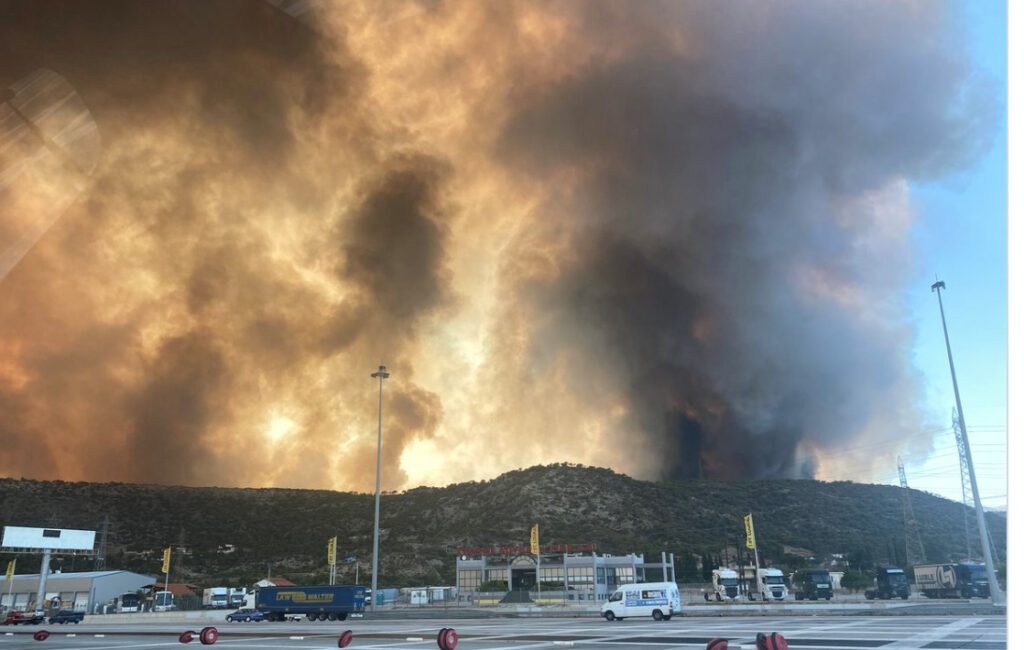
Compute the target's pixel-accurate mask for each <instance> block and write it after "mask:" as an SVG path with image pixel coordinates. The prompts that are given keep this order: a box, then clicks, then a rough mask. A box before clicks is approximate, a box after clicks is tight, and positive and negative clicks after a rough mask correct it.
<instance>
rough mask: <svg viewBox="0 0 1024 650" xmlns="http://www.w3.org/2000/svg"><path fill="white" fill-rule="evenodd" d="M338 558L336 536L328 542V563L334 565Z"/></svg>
mask: <svg viewBox="0 0 1024 650" xmlns="http://www.w3.org/2000/svg"><path fill="white" fill-rule="evenodd" d="M337 559H338V537H337V536H334V537H332V538H331V539H330V540H329V541H328V542H327V565H328V566H334V565H335V564H336V561H337Z"/></svg>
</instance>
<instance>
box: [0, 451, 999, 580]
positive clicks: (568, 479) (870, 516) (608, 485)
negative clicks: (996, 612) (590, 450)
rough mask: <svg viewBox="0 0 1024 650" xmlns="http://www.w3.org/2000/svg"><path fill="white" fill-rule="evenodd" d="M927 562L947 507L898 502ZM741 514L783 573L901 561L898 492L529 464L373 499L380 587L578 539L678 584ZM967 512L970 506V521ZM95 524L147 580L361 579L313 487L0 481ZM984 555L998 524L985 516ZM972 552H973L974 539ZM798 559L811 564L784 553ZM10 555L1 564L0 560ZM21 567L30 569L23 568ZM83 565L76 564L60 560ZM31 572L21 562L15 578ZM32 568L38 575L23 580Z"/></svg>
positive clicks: (67, 520) (333, 500)
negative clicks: (630, 556)
mask: <svg viewBox="0 0 1024 650" xmlns="http://www.w3.org/2000/svg"><path fill="white" fill-rule="evenodd" d="M911 496H912V505H913V510H914V514H915V515H916V520H917V522H918V526H919V528H920V530H921V537H922V540H923V542H924V547H925V551H926V553H927V555H928V560H929V561H946V560H949V559H959V558H961V557H962V556H963V555H964V553H965V551H964V537H965V535H964V512H963V506H962V505H961V504H959V503H955V502H953V501H949V500H947V499H943V498H940V497H937V496H934V495H931V494H927V493H923V492H918V491H914V490H912V491H911ZM748 512H750V513H753V515H754V522H755V527H756V532H757V539H758V546H759V550H760V551H761V557H762V558H768V560H769V561H771V562H772V563H774V564H775V565H776V566H784V567H790V568H796V567H797V566H799V565H800V564H801V563H805V564H806V563H821V562H823V561H824V560H826V559H829V560H830V559H831V555H832V554H846V555H847V556H848V557H849V558H851V560H852V561H853V562H854V563H856V564H860V565H865V564H867V565H870V564H871V563H874V562H880V563H881V562H885V563H892V564H898V565H903V564H905V563H906V556H905V547H906V546H905V538H904V524H903V521H904V520H903V501H902V493H901V492H900V488H897V487H893V486H887V485H864V484H859V483H851V482H837V483H823V482H819V481H810V480H772V481H746V482H721V481H705V480H686V481H676V482H660V483H655V482H648V481H639V480H635V479H632V478H629V477H627V476H624V475H622V474H617V473H615V472H612V471H611V470H607V469H599V468H589V467H581V466H575V465H567V464H560V465H549V466H545V467H540V466H538V467H531V468H528V469H523V470H517V471H512V472H508V473H506V474H503V475H501V476H499V477H497V478H495V479H493V480H490V481H482V482H475V481H474V482H467V483H458V484H454V485H450V486H448V487H443V488H416V489H413V490H409V491H407V492H404V493H400V494H384V495H382V497H381V541H380V548H381V551H380V557H381V563H380V583H381V585H382V586H413V585H425V584H430V585H442V584H454V581H455V556H456V550H457V549H458V548H460V547H467V546H470V547H479V546H502V545H507V544H515V545H525V544H528V542H529V530H530V527H531V526H532V525H533V524H534V523H537V524H539V526H540V534H541V544H542V545H543V544H575V543H585V542H589V543H593V544H594V545H595V546H596V549H597V552H598V553H611V554H623V553H630V552H636V553H647V554H653V555H649V558H653V557H659V558H660V552H661V551H668V552H672V553H675V554H676V559H677V562H678V563H679V570H680V579H683V577H685V576H684V574H686V573H687V572H688V571H692V570H693V568H694V564H693V562H692V561H691V560H689V559H688V558H690V557H692V556H715V555H718V556H720V555H721V554H722V552H723V549H724V547H726V545H729V546H732V547H736V546H737V545H742V536H743V516H744V515H745V514H747V513H748ZM970 516H971V517H974V513H973V511H971V513H970ZM105 517H109V522H110V525H109V534H108V552H107V559H106V567H107V568H108V569H109V568H124V569H130V570H133V571H139V572H142V573H149V574H154V575H155V574H156V573H158V572H159V570H160V564H161V550H162V549H163V548H164V547H166V546H168V545H170V546H173V547H174V548H175V555H174V561H173V569H172V574H171V581H172V582H192V583H194V584H197V585H200V586H208V585H212V584H215V583H222V582H225V581H231V583H232V584H250V583H252V582H254V581H255V580H257V579H259V578H260V577H264V576H266V575H267V574H268V572H269V573H272V574H273V575H275V576H283V577H287V578H290V579H292V580H294V581H295V582H297V583H314V582H320V581H325V580H326V571H327V568H326V550H325V549H326V544H327V540H328V539H329V538H330V537H332V536H333V535H338V557H339V562H341V567H340V569H339V571H340V573H339V580H340V581H342V582H352V581H354V579H355V569H354V567H355V565H354V564H353V563H347V564H346V563H344V562H343V560H344V559H345V558H348V557H355V558H357V560H358V562H359V566H360V580H361V582H364V583H368V582H369V572H370V569H369V567H370V560H371V553H372V543H373V495H372V494H353V493H344V492H332V491H328V490H287V489H243V488H191V487H173V486H159V485H127V484H122V483H68V482H63V481H31V480H16V479H0V524H2V525H14V526H47V527H61V528H82V529H90V530H96V531H97V542H98V541H99V539H100V532H99V531H101V530H102V527H103V521H104V518H105ZM987 521H988V525H989V527H990V532H991V535H992V538H993V540H994V541H995V544H996V548H997V553H998V555H999V557H1000V558H1001V559H1002V560H1003V561H1005V558H1006V541H1005V540H1006V518H1005V516H1004V515H1003V514H1001V513H989V515H988V518H987ZM972 544H973V552H974V557H977V556H978V553H979V547H978V544H977V542H973V543H972ZM784 545H785V546H789V547H795V548H798V549H806V550H808V551H811V552H812V553H813V555H814V557H815V558H816V559H814V560H807V559H805V558H800V557H797V556H796V555H794V553H795V551H793V549H788V550H789V551H790V552H789V553H788V554H787V552H786V550H787V549H784ZM10 557H13V556H11V555H10V554H0V561H4V562H5V561H6V560H7V559H8V558H10ZM33 563H34V564H33ZM61 565H62V568H63V569H64V570H78V571H80V570H89V569H91V568H92V566H93V561H92V559H91V558H85V557H76V558H64V559H63V560H62V561H61V563H60V564H58V565H55V566H61ZM33 567H38V558H37V557H36V556H29V555H22V556H19V559H18V570H19V572H26V571H29V570H32V568H33ZM36 570H38V569H36Z"/></svg>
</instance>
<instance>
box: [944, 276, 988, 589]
mask: <svg viewBox="0 0 1024 650" xmlns="http://www.w3.org/2000/svg"><path fill="white" fill-rule="evenodd" d="M936 280H938V278H936ZM945 288H946V283H945V282H936V283H935V284H933V285H932V291H934V292H935V294H936V295H937V296H938V297H939V315H940V316H942V334H943V335H944V336H945V337H946V356H947V357H949V374H950V375H952V377H953V396H954V397H955V398H956V413H957V418H959V420H960V434H961V435H962V436H963V440H964V455H965V456H966V457H967V469H968V470H969V471H970V474H971V489H972V490H973V491H974V512H975V514H977V515H978V533H979V534H980V536H981V550H982V551H983V552H984V554H985V569H986V573H988V593H989V596H990V597H991V598H992V602H993V603H1003V602H1005V601H1004V600H1003V592H1002V590H1001V589H1000V588H999V579H998V578H997V577H996V568H995V566H994V565H993V564H992V550H991V549H990V548H989V537H988V527H987V526H986V525H985V509H984V508H983V507H982V505H981V495H980V494H978V479H977V478H976V477H975V475H974V460H973V459H972V458H971V445H970V443H968V442H967V425H966V424H965V423H964V408H963V406H961V405H960V388H959V387H958V386H957V383H956V369H955V368H954V367H953V349H952V348H950V347H949V330H947V329H946V312H945V310H943V308H942V291H941V289H945Z"/></svg>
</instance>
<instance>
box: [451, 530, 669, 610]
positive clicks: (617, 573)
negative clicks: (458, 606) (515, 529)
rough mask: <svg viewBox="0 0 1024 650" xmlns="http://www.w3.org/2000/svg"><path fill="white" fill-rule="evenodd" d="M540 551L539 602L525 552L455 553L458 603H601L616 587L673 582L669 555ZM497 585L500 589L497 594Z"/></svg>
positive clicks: (567, 547)
mask: <svg viewBox="0 0 1024 650" xmlns="http://www.w3.org/2000/svg"><path fill="white" fill-rule="evenodd" d="M540 550H541V553H540V580H539V582H540V583H541V593H540V595H539V596H538V594H537V582H538V576H537V557H538V556H536V555H531V554H530V553H529V548H528V547H519V546H505V547H486V548H461V549H458V555H457V556H456V560H455V576H456V590H457V592H458V596H459V599H460V600H472V601H473V602H476V603H481V604H486V603H489V602H498V601H501V600H505V601H506V602H508V599H509V598H510V597H514V595H515V594H520V598H519V599H520V600H527V599H529V600H530V601H533V602H548V601H550V602H564V601H567V600H577V601H580V600H583V601H595V600H596V601H601V600H604V599H605V598H606V597H607V595H608V594H609V593H611V592H612V591H614V590H615V587H616V586H618V585H621V584H630V583H634V582H652V581H662V580H667V581H669V582H675V568H674V565H675V556H674V555H673V554H671V553H669V554H666V553H662V554H661V561H660V562H646V561H645V560H644V556H643V555H642V554H640V555H637V554H635V553H630V554H629V555H608V554H607V553H606V554H603V555H598V554H597V553H596V552H594V547H593V545H592V544H552V545H549V546H546V547H541V549H540ZM588 551H589V552H588ZM498 583H501V585H502V586H503V587H504V588H503V589H501V590H496V589H495V588H496V587H498ZM481 586H483V587H484V589H481ZM492 589H493V591H492Z"/></svg>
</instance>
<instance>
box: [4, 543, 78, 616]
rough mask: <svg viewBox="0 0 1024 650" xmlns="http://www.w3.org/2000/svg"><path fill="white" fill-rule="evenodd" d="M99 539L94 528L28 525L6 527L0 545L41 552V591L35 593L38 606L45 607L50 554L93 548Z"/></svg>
mask: <svg viewBox="0 0 1024 650" xmlns="http://www.w3.org/2000/svg"><path fill="white" fill-rule="evenodd" d="M95 541H96V531H94V530H73V529H70V528H26V527H24V526H4V537H3V542H0V548H3V549H7V550H11V551H14V552H15V553H36V552H42V554H43V559H42V561H41V562H40V566H39V590H38V591H37V593H36V602H35V608H36V609H37V610H38V609H42V608H43V601H44V600H45V599H46V577H47V575H49V573H50V555H51V554H52V553H54V552H56V553H75V552H76V551H88V552H91V551H92V550H93V546H94V545H95Z"/></svg>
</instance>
